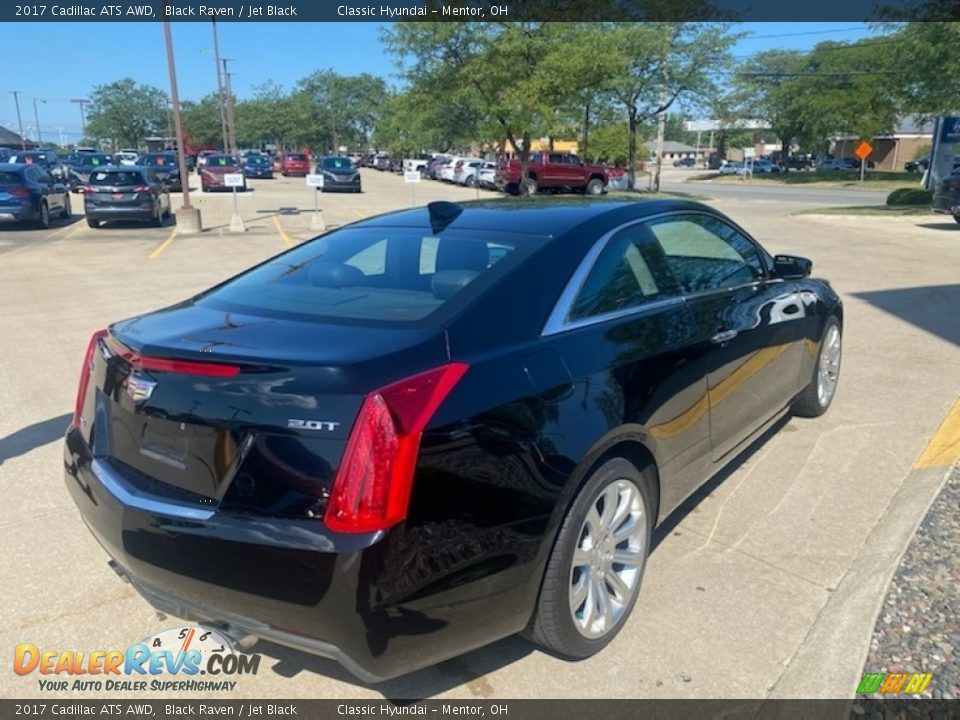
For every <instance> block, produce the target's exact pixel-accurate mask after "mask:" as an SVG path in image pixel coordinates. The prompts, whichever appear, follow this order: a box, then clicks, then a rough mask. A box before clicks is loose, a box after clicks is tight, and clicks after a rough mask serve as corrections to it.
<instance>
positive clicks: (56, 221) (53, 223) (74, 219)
mask: <svg viewBox="0 0 960 720" xmlns="http://www.w3.org/2000/svg"><path fill="white" fill-rule="evenodd" d="M82 220H83V215H71V216H70V217H68V218H58V217H51V218H50V227H49V228H47V229H46V231H44V230H43V229H41V228H38V227H36V226H34V225H33V224H31V223H28V222H11V223H0V233H6V232H16V231H18V230H19V231H21V232H23V231H35V232H38V233H39V232H53V231H55V230H62V229H64V228H68V227H70V226H71V225H75V224H76V223H78V222H81V221H82ZM41 239H44V238H41Z"/></svg>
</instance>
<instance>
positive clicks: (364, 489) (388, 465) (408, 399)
mask: <svg viewBox="0 0 960 720" xmlns="http://www.w3.org/2000/svg"><path fill="white" fill-rule="evenodd" d="M467 367H468V365H467V364H466V363H459V362H457V363H450V364H449V365H444V366H442V367H439V368H436V369H435V370H430V371H428V372H425V373H421V374H419V375H414V376H413V377H409V378H406V379H405V380H401V381H399V382H396V383H393V384H392V385H388V386H387V387H385V388H382V389H380V390H377V391H375V392H372V393H370V394H369V395H367V396H366V398H364V401H363V405H362V406H361V408H360V414H359V415H358V416H357V420H356V423H355V424H354V426H353V430H352V431H351V432H350V439H349V440H348V441H347V448H346V450H345V451H344V453H343V459H342V460H341V461H340V469H339V470H338V471H337V476H336V478H335V479H334V481H333V489H332V490H331V492H330V499H329V501H328V503H327V510H326V513H325V514H324V518H323V521H324V523H325V524H326V525H327V527H329V528H330V529H331V530H334V531H336V532H345V533H361V532H375V531H377V530H385V529H387V528H388V527H390V526H391V525H395V524H396V523H398V522H400V521H401V520H404V519H405V518H406V517H407V507H408V505H409V503H410V491H411V489H412V488H413V473H414V469H415V467H416V464H417V454H418V453H419V451H420V435H421V434H422V433H423V430H424V428H425V427H426V426H427V423H428V422H430V418H432V417H433V414H434V413H435V412H436V411H437V408H439V407H440V404H441V403H442V402H443V401H444V399H445V398H446V397H447V395H448V394H449V393H450V391H451V390H453V388H454V387H455V386H456V384H457V383H458V382H459V381H460V378H462V377H463V375H464V373H465V372H466V371H467Z"/></svg>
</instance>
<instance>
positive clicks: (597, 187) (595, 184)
mask: <svg viewBox="0 0 960 720" xmlns="http://www.w3.org/2000/svg"><path fill="white" fill-rule="evenodd" d="M584 192H585V193H586V194H587V195H600V194H601V193H603V180H598V179H597V178H593V180H591V181H590V182H588V183H587V187H586V188H585V189H584Z"/></svg>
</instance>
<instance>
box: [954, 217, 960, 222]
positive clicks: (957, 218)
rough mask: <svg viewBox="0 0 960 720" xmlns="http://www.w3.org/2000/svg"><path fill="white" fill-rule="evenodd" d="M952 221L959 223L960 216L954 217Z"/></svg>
mask: <svg viewBox="0 0 960 720" xmlns="http://www.w3.org/2000/svg"><path fill="white" fill-rule="evenodd" d="M953 219H954V220H956V221H957V222H958V223H960V215H954V216H953Z"/></svg>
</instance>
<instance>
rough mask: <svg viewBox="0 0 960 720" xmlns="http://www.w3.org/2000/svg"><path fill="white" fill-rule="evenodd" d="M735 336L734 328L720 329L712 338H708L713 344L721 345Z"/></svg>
mask: <svg viewBox="0 0 960 720" xmlns="http://www.w3.org/2000/svg"><path fill="white" fill-rule="evenodd" d="M736 336H737V331H736V330H721V331H720V332H718V333H717V334H716V335H714V336H713V337H712V338H710V342H712V343H713V344H714V345H723V344H724V343H728V342H730V341H731V340H733V339H734V338H735V337H736Z"/></svg>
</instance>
